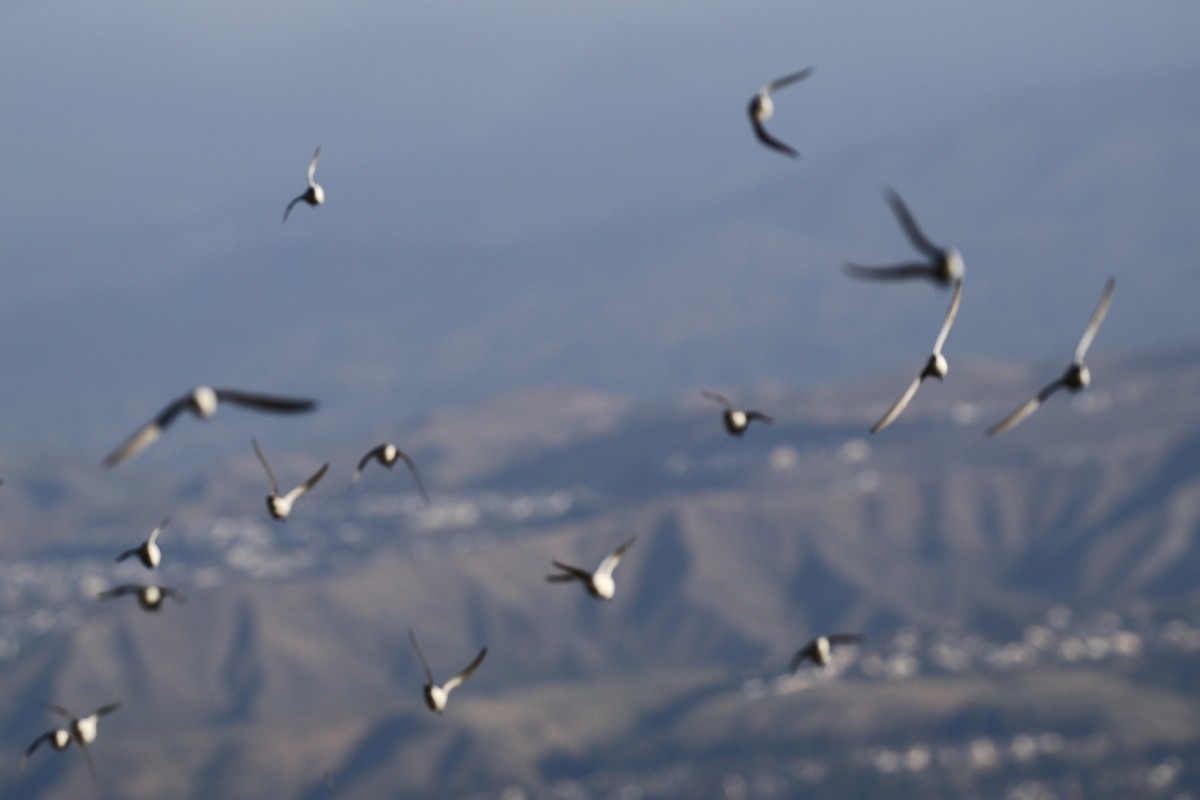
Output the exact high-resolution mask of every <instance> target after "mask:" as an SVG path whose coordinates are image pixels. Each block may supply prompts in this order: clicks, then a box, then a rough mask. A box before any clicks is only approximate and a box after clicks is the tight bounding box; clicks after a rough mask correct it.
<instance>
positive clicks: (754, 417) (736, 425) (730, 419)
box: [703, 392, 775, 436]
mask: <svg viewBox="0 0 1200 800" xmlns="http://www.w3.org/2000/svg"><path fill="white" fill-rule="evenodd" d="M703 395H704V396H705V397H707V398H708V399H709V400H716V401H717V402H718V403H720V404H721V405H723V406H725V414H724V418H725V430H727V431H729V434H730V435H731V436H741V435H742V434H743V433H745V432H746V428H748V427H749V426H750V423H751V422H753V421H758V422H765V423H767V424H768V425H770V424H771V423H773V422H774V421H775V420H773V419H771V418H770V417H768V416H767V415H766V414H764V413H762V412H761V411H741V410H739V409H736V408H734V407H733V403H731V402H729V401H728V400H726V399H725V397H724V396H722V395H719V394H717V393H716V392H703Z"/></svg>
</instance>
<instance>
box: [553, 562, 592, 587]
mask: <svg viewBox="0 0 1200 800" xmlns="http://www.w3.org/2000/svg"><path fill="white" fill-rule="evenodd" d="M550 563H551V564H553V565H554V566H556V567H558V568H559V569H561V570H562V571H563V573H565V574H562V575H547V576H546V580H548V581H549V582H551V583H566V582H567V581H574V580H580V581H583V582H584V583H588V582H589V581H591V579H592V573H590V572H588V571H587V570H586V569H580V568H579V567H573V566H571V565H570V564H564V563H562V562H561V561H551V562H550Z"/></svg>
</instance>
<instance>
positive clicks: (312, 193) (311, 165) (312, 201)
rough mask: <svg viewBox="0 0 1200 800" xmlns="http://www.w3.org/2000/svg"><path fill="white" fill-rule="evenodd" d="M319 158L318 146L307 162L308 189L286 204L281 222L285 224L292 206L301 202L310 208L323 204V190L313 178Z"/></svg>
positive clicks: (319, 149) (319, 150)
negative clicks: (310, 159)
mask: <svg viewBox="0 0 1200 800" xmlns="http://www.w3.org/2000/svg"><path fill="white" fill-rule="evenodd" d="M320 157H321V148H320V147H319V146H318V147H317V151H316V152H315V153H313V157H312V161H310V162H308V188H307V189H305V190H304V194H302V195H300V196H299V197H297V198H296V199H295V200H293V201H292V202H290V203H288V207H287V208H286V209H284V211H283V221H284V222H287V218H288V214H290V213H292V206H294V205H296V203H299V202H300V201H301V200H303V201H304V202H305V203H308V204H309V205H310V206H319V205H321V203H324V202H325V190H324V189H322V188H321V186H320V184H318V183H317V182H316V181H315V180H313V178H314V177H316V174H317V160H318V159H319V158H320Z"/></svg>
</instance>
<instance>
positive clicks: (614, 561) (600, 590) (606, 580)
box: [546, 536, 637, 600]
mask: <svg viewBox="0 0 1200 800" xmlns="http://www.w3.org/2000/svg"><path fill="white" fill-rule="evenodd" d="M636 539H637V536H630V537H629V538H628V539H626V540H625V541H624V542H622V543H621V546H620V547H618V548H617V549H616V550H613V551H612V552H611V553H609V554H608V555H607V556H605V557H604V560H603V561H601V562H600V566H598V567H596V571H595V572H588V571H587V570H586V569H580V568H579V567H572V566H571V565H570V564H564V563H562V562H561V561H551V562H550V563H552V564H554V566H556V567H558V568H559V569H560V570H562V572H558V573H554V574H553V575H547V576H546V580H547V581H549V582H550V583H569V582H571V581H579V582H580V583H582V584H583V587H584V588H585V589H587V592H588V594H590V595H591V596H592V597H595V598H598V599H600V600H612V599H613V595H614V594H616V592H617V584H616V582H615V581H614V580H613V570H615V569H616V568H617V565H618V564H620V563H621V556H623V555H625V551H626V550H628V549H629V548H630V547H632V546H633V542H634V540H636Z"/></svg>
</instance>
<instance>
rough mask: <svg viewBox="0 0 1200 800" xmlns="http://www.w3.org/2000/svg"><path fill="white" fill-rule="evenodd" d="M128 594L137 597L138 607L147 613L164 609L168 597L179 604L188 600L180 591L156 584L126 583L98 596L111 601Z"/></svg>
mask: <svg viewBox="0 0 1200 800" xmlns="http://www.w3.org/2000/svg"><path fill="white" fill-rule="evenodd" d="M127 594H133V595H137V601H138V605H140V606H141V607H142V608H144V609H146V610H147V611H158V610H159V609H160V608H162V604H163V603H164V602H166V599H167V598H168V597H169V598H171V599H172V600H174V601H175V602H177V603H184V602H187V598H186V597H184V596H183V592H181V591H179V590H178V589H172V588H171V587H170V586H159V585H158V584H155V583H151V584H148V585H145V586H140V585H138V584H133V583H125V584H122V585H120V586H116V587H113V588H112V589H108V590H106V591H103V592H101V593H100V594H98V595H96V596H97V597H99V598H100V599H101V600H111V599H112V598H114V597H122V596H124V595H127Z"/></svg>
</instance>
